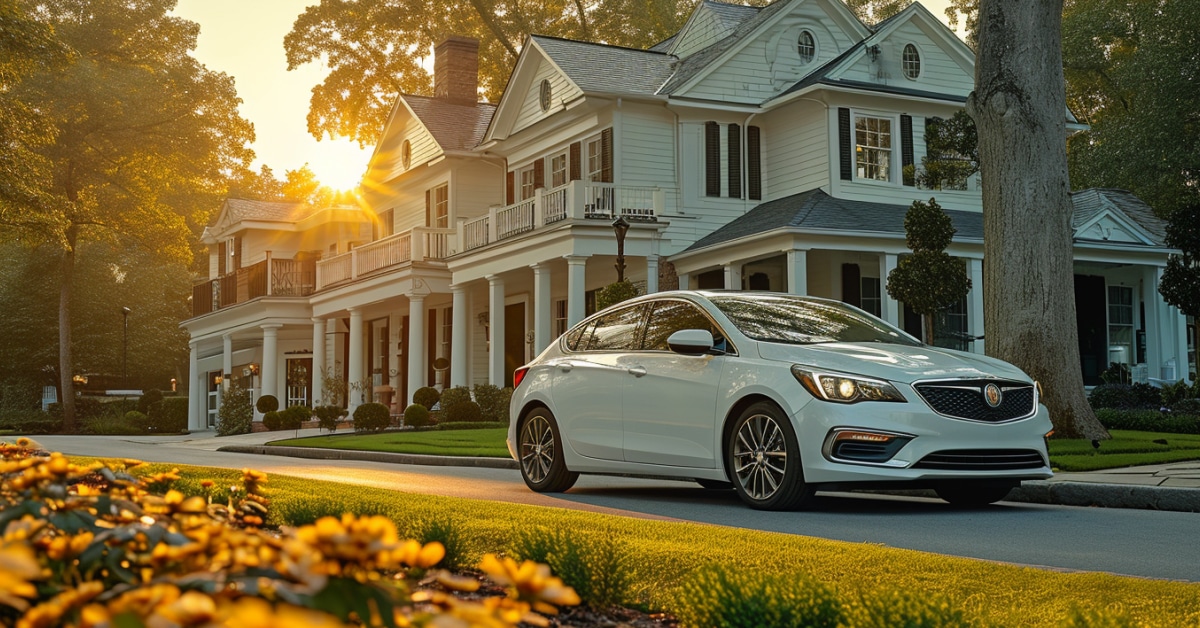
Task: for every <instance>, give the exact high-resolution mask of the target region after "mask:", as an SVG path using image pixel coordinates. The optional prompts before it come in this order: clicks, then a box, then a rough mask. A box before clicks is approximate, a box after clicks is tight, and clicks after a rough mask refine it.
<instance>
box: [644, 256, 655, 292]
mask: <svg viewBox="0 0 1200 628" xmlns="http://www.w3.org/2000/svg"><path fill="white" fill-rule="evenodd" d="M655 292H658V256H657V255H647V256H646V294H654V293H655Z"/></svg>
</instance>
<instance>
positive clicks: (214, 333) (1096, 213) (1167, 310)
mask: <svg viewBox="0 0 1200 628" xmlns="http://www.w3.org/2000/svg"><path fill="white" fill-rule="evenodd" d="M477 50H478V47H477V43H476V42H474V41H473V40H467V39H462V38H450V39H449V40H447V41H445V42H443V43H442V44H439V46H438V47H437V49H436V56H435V96H434V97H432V98H430V97H420V96H401V97H400V98H399V99H398V102H397V104H396V107H395V108H394V110H393V111H392V113H391V115H390V117H389V120H388V123H387V127H386V129H385V130H384V132H383V135H382V138H381V140H380V142H379V145H378V146H377V147H376V149H375V153H374V155H373V157H372V160H371V165H370V168H369V171H368V173H367V176H366V178H365V179H364V182H363V189H364V198H365V203H366V205H367V207H366V208H338V209H330V210H321V211H313V210H308V209H304V208H302V207H298V206H287V208H286V209H284V208H282V207H277V206H278V205H279V204H273V203H254V202H249V201H236V200H230V201H228V202H227V203H226V206H225V207H224V208H223V209H222V211H221V213H220V215H219V216H218V218H217V221H216V222H215V223H214V225H213V226H211V227H209V229H208V230H207V231H206V240H205V242H206V243H208V244H209V246H210V251H211V252H212V255H213V257H214V260H226V259H228V263H225V264H224V265H222V264H221V262H220V261H214V262H213V263H212V264H211V265H210V266H211V267H210V277H212V278H213V279H212V281H213V282H215V283H216V284H220V285H221V286H222V287H224V286H225V285H227V284H228V285H232V286H239V287H238V288H237V290H238V293H237V295H236V296H237V298H228V299H224V300H217V299H220V296H222V295H218V296H213V295H214V293H213V292H212V290H213V289H212V288H211V287H209V288H207V290H208V292H205V290H206V289H205V288H204V286H206V285H209V284H202V285H201V286H198V287H197V296H196V297H195V300H194V303H193V306H194V313H195V316H194V317H193V318H191V319H189V320H187V321H185V322H184V323H183V326H184V327H186V328H187V329H188V330H189V332H191V334H192V367H193V368H192V376H191V377H192V380H193V381H192V382H191V386H190V389H191V391H192V393H191V401H192V414H191V419H190V425H191V426H192V427H193V428H201V427H204V426H205V425H206V424H207V425H211V424H212V417H213V416H214V413H215V407H216V404H217V403H219V395H220V390H221V386H219V385H218V383H217V382H218V380H223V379H224V378H226V377H239V376H244V377H246V378H248V379H246V380H245V381H246V384H247V385H249V386H251V387H252V388H254V389H255V390H256V391H257V394H274V395H276V396H278V397H280V399H281V401H282V400H283V397H284V395H285V394H286V396H287V398H288V402H289V403H307V404H312V403H313V402H314V400H326V396H325V395H324V394H323V391H322V389H321V388H322V387H321V378H320V377H313V376H312V374H313V373H321V372H325V373H327V374H329V375H331V376H334V377H335V378H340V379H342V380H345V381H349V382H350V383H351V386H350V388H351V393H350V399H349V403H350V405H352V406H353V405H358V404H359V403H362V402H364V401H367V400H371V399H372V398H378V399H382V400H385V401H387V400H391V401H392V402H393V403H395V404H396V407H397V408H402V407H403V405H404V404H405V403H407V401H408V400H409V399H410V398H411V395H412V391H414V390H415V389H416V388H417V387H420V386H426V385H435V386H439V387H445V386H452V385H453V386H458V385H471V384H476V383H485V382H492V383H496V384H498V385H506V384H508V383H510V382H511V377H512V371H513V369H514V368H515V367H517V366H520V365H521V364H522V363H524V362H525V361H527V360H529V359H530V358H531V357H532V356H534V355H535V354H537V353H538V352H540V351H541V350H542V349H543V348H544V347H546V346H547V345H548V344H549V343H550V342H552V341H553V339H554V338H555V337H556V336H557V335H558V334H559V333H561V332H563V331H565V329H566V328H567V327H568V326H570V325H572V324H574V323H576V322H578V321H579V320H581V319H582V318H583V317H584V316H585V315H586V314H588V313H590V311H591V310H592V309H593V308H594V303H595V300H594V291H595V290H597V289H599V288H601V287H603V286H605V285H607V284H609V283H611V282H612V281H614V280H615V279H616V270H615V269H614V264H615V262H616V249H617V243H616V239H615V236H614V231H613V228H612V226H611V224H612V222H613V220H614V219H615V218H617V217H618V216H620V217H624V218H625V219H626V221H627V222H628V223H629V224H630V227H629V230H628V233H627V235H626V237H625V241H624V253H625V258H626V266H627V269H626V275H627V276H628V277H630V278H631V279H632V280H633V281H635V283H638V284H639V285H640V286H641V288H642V289H643V290H645V291H656V290H660V289H670V288H675V287H677V286H678V287H692V288H720V287H725V288H753V289H765V290H778V291H788V292H794V293H799V294H812V295H817V296H823V297H829V298H834V299H840V300H843V301H847V302H850V303H853V304H854V305H858V306H860V307H862V308H863V309H866V310H869V311H872V312H874V313H877V314H879V315H880V316H882V317H883V318H885V319H887V320H889V321H891V322H894V323H896V324H898V325H901V326H903V327H905V328H906V329H908V330H909V331H911V332H913V333H914V334H918V335H919V333H920V331H921V330H920V326H921V320H920V318H919V317H915V316H912V315H911V313H908V312H906V311H905V308H904V307H903V304H900V303H897V302H896V301H894V300H892V299H891V298H890V297H888V295H887V293H886V291H885V290H883V286H884V284H885V283H886V280H885V279H883V278H885V277H886V276H887V273H888V272H889V271H890V270H891V269H892V268H894V267H895V266H896V263H897V260H898V258H899V256H901V255H904V254H905V253H906V252H907V249H906V248H905V244H904V227H903V223H904V213H905V211H906V210H907V207H908V205H909V204H910V203H911V202H912V201H914V200H918V199H920V200H927V199H928V198H930V197H931V196H934V197H936V198H937V200H938V202H939V203H940V204H941V205H942V206H943V207H945V208H946V209H947V211H948V213H949V214H950V216H951V218H952V220H953V221H954V224H955V227H956V228H957V230H958V232H957V234H956V236H955V238H954V242H953V244H952V245H951V247H950V253H951V254H953V255H956V256H958V257H962V258H964V259H966V260H967V263H968V268H969V271H970V273H971V278H972V282H973V285H974V290H973V291H972V293H971V294H970V295H969V296H968V297H967V298H966V299H965V300H964V302H963V303H962V304H960V305H959V306H957V307H954V308H951V309H950V310H949V311H948V312H947V313H946V314H945V315H943V316H941V317H939V322H938V329H937V330H936V333H937V336H938V338H939V340H938V342H939V344H945V345H946V346H953V347H956V348H962V349H965V350H969V351H976V352H982V351H983V341H982V340H971V338H973V337H975V336H980V335H982V334H983V333H984V332H983V313H982V306H983V296H982V286H983V280H982V275H983V263H984V262H983V227H982V223H983V221H982V207H981V196H980V193H979V190H978V188H977V186H978V177H977V176H976V177H971V178H969V179H968V180H964V181H961V182H959V183H960V185H958V186H957V187H959V188H961V189H956V190H936V191H935V190H927V189H920V188H919V187H917V186H915V185H914V184H913V181H914V178H913V176H912V175H913V172H914V171H915V170H917V169H919V168H920V167H921V164H922V158H923V157H924V156H925V152H926V149H925V139H924V136H925V127H926V124H927V121H928V120H929V119H932V118H949V117H951V116H952V115H953V114H954V113H955V112H956V111H959V110H961V109H962V107H963V104H964V102H965V100H966V97H967V95H968V94H969V93H970V91H971V89H972V85H973V76H974V68H973V64H974V57H973V54H972V52H971V50H970V49H969V48H967V47H966V46H965V45H964V44H963V43H962V42H961V41H960V40H959V39H958V38H957V37H955V36H954V34H953V33H952V32H951V31H950V30H948V29H947V28H946V27H945V26H944V25H943V24H942V23H941V22H939V21H938V20H937V19H936V18H934V17H933V16H932V15H931V14H930V13H929V12H928V11H927V10H926V9H924V8H923V7H922V6H921V5H920V4H913V5H910V6H909V7H908V8H907V9H905V10H904V11H902V12H901V13H900V14H898V15H896V16H894V17H892V18H890V19H888V20H886V21H884V22H882V23H880V24H877V25H875V26H874V27H873V28H872V27H867V26H865V25H863V24H862V23H861V22H859V21H858V20H857V19H856V18H855V17H854V15H853V14H852V13H851V12H850V11H849V10H848V9H847V8H846V7H845V5H843V4H842V3H841V2H839V1H838V0H778V1H777V2H775V3H774V4H771V5H769V6H766V7H763V8H753V7H745V6H740V5H729V4H722V3H719V2H712V1H709V0H705V1H703V2H701V3H700V4H699V5H698V6H697V8H696V9H695V11H694V13H693V14H692V16H691V17H690V18H689V20H688V21H687V23H686V24H685V25H684V27H683V29H681V30H680V32H679V33H677V34H676V35H675V36H674V37H672V38H670V39H668V40H666V41H664V42H661V43H659V44H658V45H656V46H654V47H653V48H651V49H649V50H635V49H629V48H620V47H615V46H607V45H601V44H594V43H589V42H580V41H570V40H564V39H557V38H551V37H542V36H532V37H530V38H528V39H527V40H526V42H525V45H524V46H523V48H522V51H521V55H520V58H519V59H518V60H517V63H516V66H515V68H514V70H513V73H512V76H511V78H510V79H509V83H508V85H507V87H506V90H505V92H504V94H503V96H502V97H501V99H500V102H499V103H497V104H494V105H493V104H487V103H478V102H476V97H475V96H476V94H477V67H478V65H477V63H478V62H477ZM1068 128H1071V129H1078V128H1080V127H1079V125H1078V124H1077V123H1076V122H1075V121H1074V120H1073V119H1070V118H1069V119H1068ZM1072 200H1073V202H1074V205H1075V215H1074V225H1075V228H1076V233H1075V259H1076V302H1077V304H1078V306H1079V325H1080V347H1081V353H1082V366H1083V369H1084V376H1085V381H1086V383H1089V384H1091V383H1097V381H1098V380H1097V378H1098V376H1099V373H1100V372H1101V371H1102V370H1104V369H1105V368H1106V367H1108V366H1109V364H1111V363H1113V362H1119V363H1123V364H1126V365H1129V366H1131V367H1135V368H1134V369H1133V370H1134V373H1135V376H1136V377H1139V378H1147V377H1150V378H1161V379H1168V380H1173V379H1178V378H1180V377H1183V376H1186V375H1187V373H1186V370H1184V369H1185V368H1186V367H1185V365H1186V364H1187V351H1188V347H1187V342H1188V338H1187V330H1186V327H1185V319H1184V317H1183V316H1181V315H1180V313H1179V311H1178V310H1177V309H1175V308H1172V307H1169V306H1167V305H1166V304H1164V303H1163V301H1162V299H1161V297H1160V296H1159V294H1158V291H1157V285H1158V281H1159V278H1160V277H1161V274H1162V269H1163V267H1164V266H1165V263H1166V259H1167V254H1168V253H1169V252H1170V250H1169V249H1167V248H1166V247H1165V245H1164V244H1163V224H1162V223H1161V221H1159V220H1158V219H1157V218H1155V216H1154V214H1153V212H1152V211H1151V210H1150V208H1149V207H1147V206H1146V205H1145V204H1144V203H1142V202H1141V201H1139V200H1138V199H1137V198H1135V197H1133V196H1132V195H1131V194H1129V193H1128V192H1123V191H1120V190H1110V189H1093V190H1085V191H1081V192H1077V193H1075V194H1073V195H1072ZM318 257H319V261H314V260H316V259H317V258H318ZM259 260H261V261H262V262H265V263H266V267H264V268H269V269H270V272H269V281H266V280H259V284H254V283H253V281H252V280H251V279H250V278H249V277H247V278H246V279H245V281H246V282H247V285H249V286H253V285H261V286H262V287H261V288H259V289H257V291H254V290H253V289H250V290H246V291H243V290H242V289H241V288H240V286H241V284H242V283H243V278H242V276H243V275H249V273H248V272H247V271H246V265H245V264H244V263H243V262H245V263H253V262H258V261H259ZM285 260H286V263H284V262H285ZM276 269H279V270H278V271H277V270H276ZM260 272H266V271H265V270H264V271H260ZM287 272H300V273H302V274H303V273H305V272H307V273H310V274H309V275H305V277H306V278H309V277H310V279H306V281H307V283H304V282H303V281H302V282H300V283H301V284H303V287H302V288H299V289H296V288H289V289H287V290H284V291H285V292H286V295H285V294H282V293H281V291H280V290H281V288H280V287H278V286H280V284H279V283H277V281H279V282H284V283H287V280H286V279H285V278H284V277H285V275H286V273H287ZM231 276H232V277H234V279H230V277H231ZM210 283H211V282H210ZM288 285H293V286H294V285H296V282H295V281H294V280H293V281H292V282H291V284H288ZM230 289H232V288H230ZM243 292H244V294H243ZM223 294H224V296H227V295H228V292H226V293H223ZM293 295H294V296H293ZM242 297H245V298H242ZM439 358H440V359H439ZM1138 365H1141V366H1140V367H1138ZM435 367H437V368H435ZM302 369H303V370H305V372H306V373H307V374H308V376H307V379H306V378H305V377H302V376H301V375H300V373H301V370H302ZM243 374H244V375H243ZM205 391H209V392H208V394H207V395H206V394H205ZM206 417H207V418H206Z"/></svg>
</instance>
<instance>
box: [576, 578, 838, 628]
mask: <svg viewBox="0 0 1200 628" xmlns="http://www.w3.org/2000/svg"><path fill="white" fill-rule="evenodd" d="M564 582H565V580H564ZM674 611H675V615H676V616H677V617H678V618H679V620H680V622H681V623H683V624H684V625H687V626H722V627H725V628H757V627H759V626H775V627H778V628H784V627H795V628H801V627H803V628H820V627H823V626H827V627H828V628H835V627H836V626H838V625H839V624H840V622H841V621H842V618H843V613H842V605H841V603H840V602H839V600H838V597H837V595H836V594H835V593H834V592H833V591H832V590H831V589H830V588H829V587H827V586H825V585H822V584H821V583H819V582H816V581H815V580H813V579H811V578H807V577H803V576H797V577H791V578H789V577H785V576H778V575H769V574H762V573H760V572H757V571H753V570H744V569H732V568H730V567H725V566H713V567H705V568H702V569H699V570H697V571H696V572H694V573H692V574H691V575H689V576H688V577H687V578H686V579H685V580H684V581H683V584H682V585H681V587H680V591H679V596H678V598H677V600H676V605H675V608H674Z"/></svg>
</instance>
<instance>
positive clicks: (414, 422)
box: [404, 403, 430, 427]
mask: <svg viewBox="0 0 1200 628" xmlns="http://www.w3.org/2000/svg"><path fill="white" fill-rule="evenodd" d="M429 423H430V421H429V410H428V409H427V408H426V407H425V406H423V405H421V404H419V403H414V404H412V405H411V406H409V407H407V408H405V409H404V424H405V425H410V426H412V427H425V426H426V425H429Z"/></svg>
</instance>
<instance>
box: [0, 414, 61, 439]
mask: <svg viewBox="0 0 1200 628" xmlns="http://www.w3.org/2000/svg"><path fill="white" fill-rule="evenodd" d="M0 429H4V430H12V431H14V432H16V433H18V434H57V433H59V432H61V431H62V416H54V415H52V414H50V413H48V412H42V411H41V410H9V411H7V412H3V413H0Z"/></svg>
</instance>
